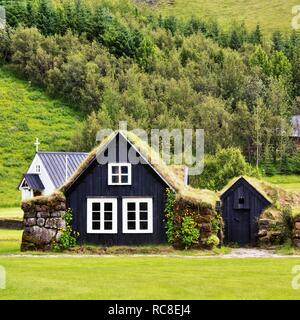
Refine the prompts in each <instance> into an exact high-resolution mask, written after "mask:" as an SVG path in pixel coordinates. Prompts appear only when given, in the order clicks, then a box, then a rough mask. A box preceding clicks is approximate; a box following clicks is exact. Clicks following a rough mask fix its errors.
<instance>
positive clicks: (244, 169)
mask: <svg viewBox="0 0 300 320" xmlns="http://www.w3.org/2000/svg"><path fill="white" fill-rule="evenodd" d="M256 174H257V172H256V171H255V170H254V169H253V168H252V167H251V166H250V165H249V164H248V163H247V162H246V160H245V158H244V156H243V155H242V153H241V151H240V150H239V149H237V148H227V149H219V150H218V151H217V152H216V154H215V155H214V156H207V157H206V158H205V163H204V171H203V173H202V174H201V175H200V176H199V177H191V183H193V184H195V185H198V186H200V187H201V188H206V189H211V190H221V189H222V188H223V187H224V186H225V185H226V184H227V183H228V182H229V180H230V179H232V178H234V177H237V176H240V175H256Z"/></svg>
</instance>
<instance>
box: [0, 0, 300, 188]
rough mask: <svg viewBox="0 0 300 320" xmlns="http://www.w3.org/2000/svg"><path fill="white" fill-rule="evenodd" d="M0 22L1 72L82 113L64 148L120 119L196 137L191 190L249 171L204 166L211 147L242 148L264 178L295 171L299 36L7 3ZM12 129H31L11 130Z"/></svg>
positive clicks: (129, 10)
mask: <svg viewBox="0 0 300 320" xmlns="http://www.w3.org/2000/svg"><path fill="white" fill-rule="evenodd" d="M6 11H7V19H8V24H9V28H7V29H6V30H3V31H1V32H0V60H1V63H5V64H7V63H10V64H12V65H13V67H14V69H15V70H17V72H19V74H20V75H21V76H22V77H24V78H25V79H26V80H28V81H29V82H30V83H33V84H35V85H38V86H41V87H43V88H44V89H45V90H46V91H47V92H48V93H49V94H50V95H51V96H53V97H56V98H57V97H60V98H62V99H64V100H65V101H66V102H68V103H70V104H71V105H72V106H73V108H74V110H75V112H77V111H80V112H82V113H84V115H85V123H84V125H83V126H82V127H78V126H77V127H76V128H75V126H74V130H75V131H76V134H75V135H74V138H73V140H72V142H73V146H72V148H73V149H77V150H86V151H89V150H90V149H91V148H92V147H93V146H94V145H95V144H96V141H95V132H97V130H98V129H99V128H103V127H107V126H109V127H111V128H116V127H117V126H118V122H119V120H126V121H127V122H128V126H129V128H133V127H135V128H137V127H141V128H144V129H146V130H150V129H151V128H154V127H156V128H187V127H188V128H203V129H204V130H205V150H206V153H207V154H208V155H207V159H206V166H205V169H204V173H203V175H202V176H201V179H200V178H199V177H196V178H193V179H192V180H194V183H193V184H194V185H196V186H200V187H201V186H204V187H209V188H213V189H216V188H219V186H220V185H223V183H224V181H225V180H227V177H231V176H232V175H233V174H235V175H237V174H243V173H244V172H245V171H249V170H250V168H246V169H245V168H243V167H241V166H240V165H238V166H237V168H233V169H230V168H229V167H226V168H223V166H221V164H220V161H219V162H218V161H216V160H215V159H214V157H215V156H214V155H215V154H216V153H218V152H217V150H218V149H219V148H220V149H228V148H230V147H234V148H238V149H240V150H241V153H242V154H243V155H244V156H245V158H246V160H247V162H249V163H251V164H255V165H259V166H260V167H261V168H262V169H264V167H265V170H266V172H268V171H271V170H269V169H268V166H269V168H273V167H274V168H275V169H276V171H277V172H285V173H287V172H288V171H290V170H293V168H295V167H296V163H297V159H296V158H297V157H296V155H295V153H294V149H293V147H292V145H291V142H290V139H289V136H290V115H291V113H292V111H293V110H294V109H295V110H297V107H295V106H297V105H298V103H297V101H298V98H297V95H298V93H299V90H298V89H299V88H298V87H299V85H298V83H300V81H299V80H300V73H299V70H300V65H299V61H300V60H299V48H300V36H299V35H298V34H297V33H291V34H286V35H283V34H278V33H277V34H275V35H274V36H273V37H272V39H270V38H269V37H266V36H264V37H262V34H265V32H264V31H265V30H264V29H260V26H257V25H256V23H255V26H254V27H255V28H253V30H251V29H249V28H246V26H245V24H244V23H232V24H231V25H230V26H229V27H228V28H222V26H221V25H219V24H218V23H216V22H215V21H207V20H204V19H201V18H199V17H189V18H188V19H183V20H181V19H178V18H177V17H176V16H159V15H158V14H157V13H156V12H153V11H152V10H147V8H146V7H145V8H144V7H143V9H141V7H139V6H136V5H134V4H133V3H132V2H129V1H120V0H115V1H104V0H101V1H92V0H91V1H77V0H76V1H73V0H70V1H64V2H61V1H45V0H35V1H29V0H28V1H21V2H20V3H18V4H17V5H12V4H11V3H10V2H7V3H6ZM15 99H17V97H16V98H15ZM33 99H35V98H33ZM292 108H293V109H292ZM66 110H67V109H66ZM295 112H296V111H295ZM1 116H2V115H1ZM39 117H41V118H44V116H43V115H39ZM11 127H13V129H12V130H17V129H18V130H22V131H24V132H25V131H26V130H27V131H26V132H28V133H29V134H28V135H30V134H31V130H32V128H31V124H30V123H29V124H28V125H27V127H26V125H24V122H23V123H22V121H20V120H19V119H18V120H17V121H16V124H13V125H12V126H11ZM54 132H55V134H57V133H56V131H55V130H54ZM68 137H69V136H68ZM23 139H25V137H24V138H23ZM66 140H67V138H66ZM53 141H56V140H55V139H54V140H53ZM59 141H62V140H59ZM50 146H51V147H52V149H53V146H52V145H50ZM216 156H217V157H218V156H219V155H216ZM27 157H28V159H30V157H29V155H28V156H27ZM236 158H237V157H236ZM292 158H293V160H291V159H292ZM224 160H225V161H228V159H226V158H225V159H224ZM237 161H238V163H239V160H238V159H237ZM229 162H230V161H229ZM236 163H237V162H232V165H235V164H236ZM268 163H269V164H268ZM292 163H295V165H292ZM287 164H289V166H287ZM230 165H231V164H229V165H228V166H230ZM2 166H3V164H2V163H0V167H2ZM5 166H8V167H9V166H12V164H11V163H10V160H6V162H5ZM244 169H245V170H244ZM248 169H249V170H248ZM216 170H218V171H216ZM295 170H297V169H295ZM250 171H251V170H250ZM216 172H220V177H216ZM0 174H1V175H2V176H3V175H5V172H2V171H1V173H0ZM247 174H249V173H248V172H247Z"/></svg>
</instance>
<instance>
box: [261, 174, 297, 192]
mask: <svg viewBox="0 0 300 320" xmlns="http://www.w3.org/2000/svg"><path fill="white" fill-rule="evenodd" d="M264 180H266V181H268V182H270V183H274V184H276V185H278V186H279V187H281V188H283V189H285V190H287V191H300V176H297V175H290V176H285V175H275V176H273V177H264Z"/></svg>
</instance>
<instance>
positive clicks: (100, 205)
mask: <svg viewBox="0 0 300 320" xmlns="http://www.w3.org/2000/svg"><path fill="white" fill-rule="evenodd" d="M87 232H88V233H117V199H111V198H89V199H88V200H87Z"/></svg>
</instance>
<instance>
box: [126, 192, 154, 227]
mask: <svg viewBox="0 0 300 320" xmlns="http://www.w3.org/2000/svg"><path fill="white" fill-rule="evenodd" d="M152 232H153V205H152V199H151V198H128V199H123V233H152Z"/></svg>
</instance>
